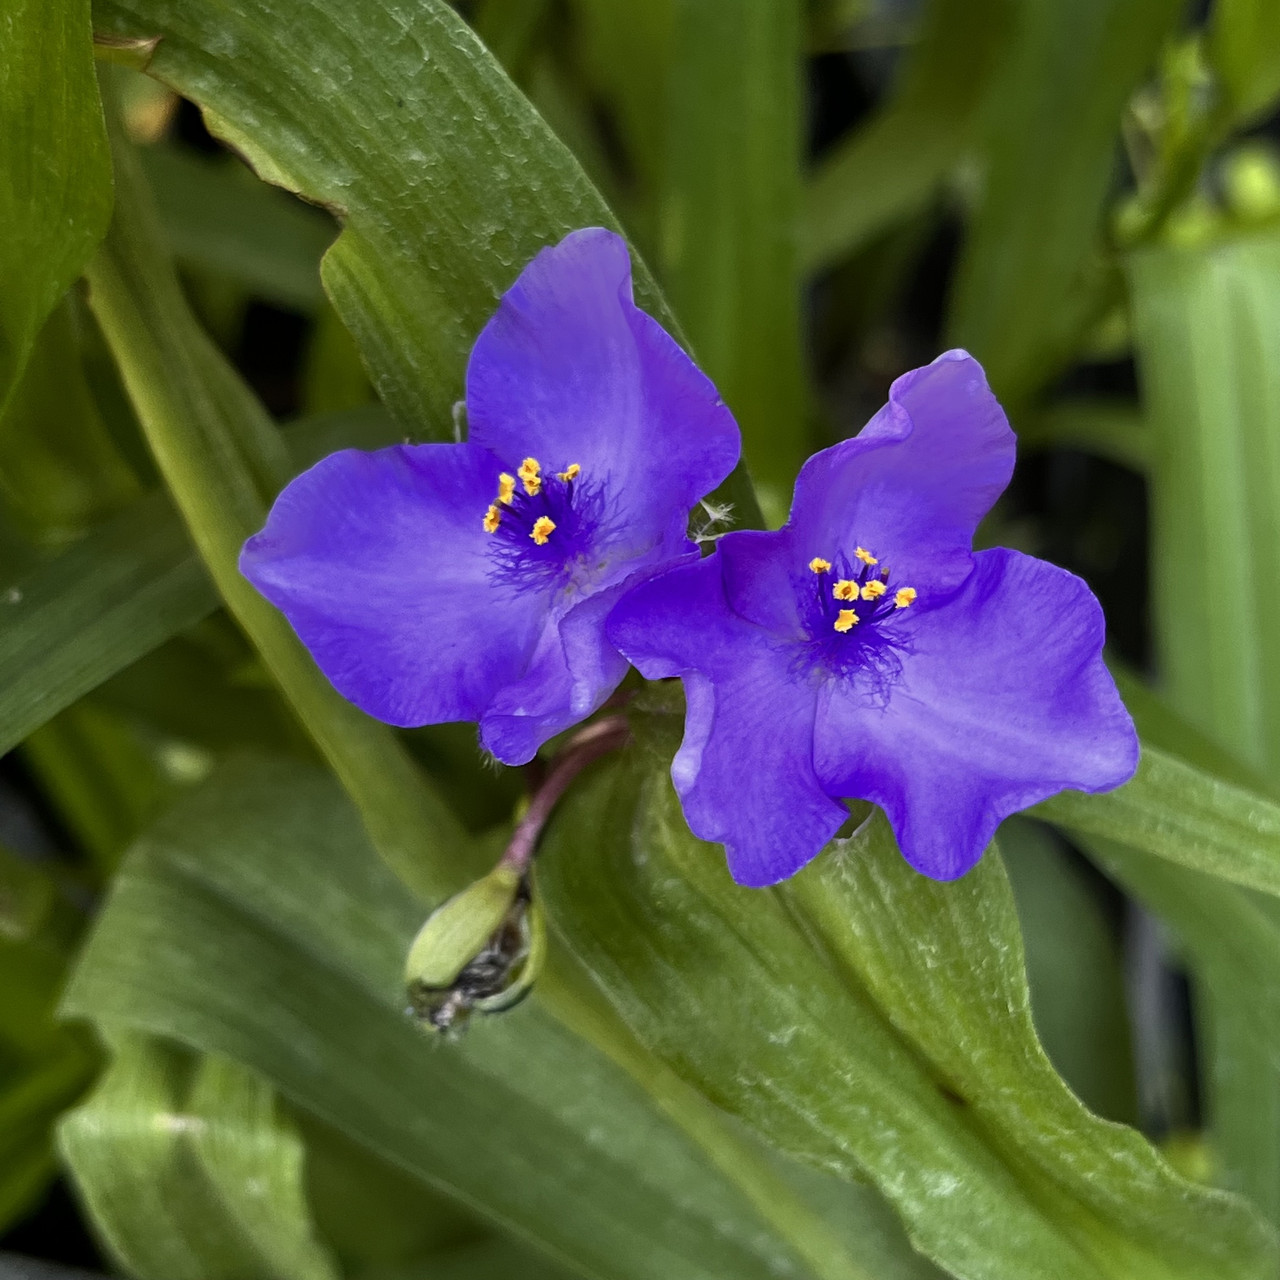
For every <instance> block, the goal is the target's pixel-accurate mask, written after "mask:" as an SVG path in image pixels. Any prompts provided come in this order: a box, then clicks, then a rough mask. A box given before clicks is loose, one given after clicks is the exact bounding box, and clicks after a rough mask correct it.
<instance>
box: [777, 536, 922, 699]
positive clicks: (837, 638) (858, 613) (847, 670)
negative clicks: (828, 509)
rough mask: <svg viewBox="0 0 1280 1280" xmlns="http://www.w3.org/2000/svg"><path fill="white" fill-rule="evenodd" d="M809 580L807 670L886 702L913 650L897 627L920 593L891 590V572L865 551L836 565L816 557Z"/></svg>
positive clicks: (803, 603) (804, 594)
mask: <svg viewBox="0 0 1280 1280" xmlns="http://www.w3.org/2000/svg"><path fill="white" fill-rule="evenodd" d="M806 577H807V580H805V581H803V582H798V583H797V586H798V587H799V589H800V611H801V616H802V617H803V619H804V622H805V629H806V630H807V631H808V632H809V643H808V645H807V646H805V657H804V659H803V662H804V664H805V666H806V668H807V669H809V670H811V671H813V670H816V671H818V672H822V673H825V674H827V675H830V676H834V677H835V678H837V679H839V680H841V681H842V682H846V683H848V684H849V685H850V686H851V687H856V688H859V689H861V690H862V692H863V693H864V694H865V695H866V696H867V697H868V698H869V699H871V700H872V701H874V702H883V701H884V700H885V699H886V698H887V697H888V692H889V689H890V688H891V687H892V685H893V683H894V682H895V680H896V679H897V676H898V674H899V673H900V672H901V662H900V659H899V654H900V653H901V652H904V651H906V650H907V649H908V647H909V645H908V641H907V638H906V637H905V636H903V635H902V634H901V632H900V631H899V628H897V627H895V626H894V625H893V623H894V620H895V619H896V618H897V617H898V616H899V615H900V614H901V612H902V610H904V609H909V608H910V607H911V605H912V603H913V602H914V601H915V599H916V592H915V589H914V588H913V587H896V588H895V587H893V586H891V585H890V574H889V570H888V568H887V567H886V566H884V565H882V564H881V563H880V561H879V560H878V559H877V558H876V556H874V555H873V554H872V553H871V552H870V551H868V550H867V549H866V548H865V547H857V548H856V549H855V550H854V552H853V555H852V556H846V555H844V554H840V555H838V556H836V557H835V559H834V561H833V560H828V559H826V558H825V557H824V556H814V558H813V559H812V560H810V561H809V564H808V574H807V575H806ZM895 633H897V634H895Z"/></svg>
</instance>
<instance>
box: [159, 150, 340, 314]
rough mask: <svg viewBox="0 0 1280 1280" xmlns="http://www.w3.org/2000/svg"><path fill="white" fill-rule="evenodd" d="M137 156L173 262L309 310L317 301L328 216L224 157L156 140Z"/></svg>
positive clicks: (328, 235) (320, 295)
mask: <svg viewBox="0 0 1280 1280" xmlns="http://www.w3.org/2000/svg"><path fill="white" fill-rule="evenodd" d="M141 155H142V167H143V171H144V172H145V173H146V175H147V181H148V182H149V183H150V184H151V189H152V190H153V191H154V192H155V197H156V204H157V206H158V208H159V210H160V218H161V221H162V222H163V223H164V229H165V233H166V235H167V236H168V239H169V246H170V248H171V249H172V250H173V253H174V256H175V257H176V258H177V259H178V260H179V261H180V262H184V263H191V264H194V265H197V266H200V267H203V268H205V269H206V270H209V271H215V272H219V273H221V274H223V275H225V276H227V277H228V278H229V279H232V280H235V281H236V282H237V283H238V284H240V285H243V286H244V287H245V288H246V289H248V290H249V291H250V292H251V293H253V294H254V295H255V296H257V297H260V298H263V299H265V300H266V301H268V302H274V303H276V304H278V305H280V306H284V307H293V308H296V309H297V310H299V311H312V310H314V309H315V308H316V307H317V306H318V305H319V304H320V302H321V300H322V298H323V296H324V295H323V293H322V291H321V288H320V259H321V257H322V256H323V254H324V251H325V249H326V248H328V246H329V244H330V242H331V241H332V240H333V238H334V235H335V228H334V225H333V222H332V220H331V219H329V218H326V217H325V216H324V214H323V213H321V212H320V211H319V210H317V209H310V208H308V207H307V206H306V205H304V204H302V203H301V202H300V201H298V200H292V199H290V198H289V197H288V196H286V195H285V194H283V193H282V192H280V191H276V190H274V189H272V188H271V187H268V186H266V185H265V184H263V183H262V182H260V181H258V179H256V178H255V177H254V176H253V175H252V174H251V173H249V172H248V171H247V170H246V169H245V168H244V166H243V165H241V164H239V163H237V162H236V161H235V160H233V159H232V158H231V157H230V156H222V157H205V156H200V155H197V154H195V153H193V152H190V151H184V150H181V149H179V148H178V147H176V146H172V145H163V144H162V145H158V146H153V147H145V148H143V149H142V152H141Z"/></svg>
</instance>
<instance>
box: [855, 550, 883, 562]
mask: <svg viewBox="0 0 1280 1280" xmlns="http://www.w3.org/2000/svg"><path fill="white" fill-rule="evenodd" d="M853 554H854V555H855V556H857V557H858V559H859V560H861V561H862V563H863V564H879V563H880V561H879V560H877V559H876V558H875V556H873V555H872V554H871V552H870V551H868V550H867V549H866V547H857V548H855V549H854V552H853Z"/></svg>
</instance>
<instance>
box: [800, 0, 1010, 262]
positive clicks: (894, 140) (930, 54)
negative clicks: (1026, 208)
mask: <svg viewBox="0 0 1280 1280" xmlns="http://www.w3.org/2000/svg"><path fill="white" fill-rule="evenodd" d="M1015 9H1016V5H1015V4H1014V3H1013V0H976V2H975V0H932V3H931V4H930V5H929V7H928V10H927V11H926V17H925V23H924V28H923V30H922V31H921V34H920V39H919V42H918V43H917V45H916V46H915V48H914V49H913V50H912V51H911V52H910V53H909V54H907V55H906V56H907V59H908V61H907V64H906V66H905V67H904V68H903V69H902V71H901V72H900V79H899V82H898V87H897V88H896V89H895V92H894V95H893V97H892V98H891V99H890V101H889V103H888V105H887V106H886V107H884V108H883V109H882V110H881V111H880V112H879V114H877V115H876V116H875V117H874V118H873V119H872V120H871V122H870V123H869V124H867V125H865V126H863V127H862V128H860V129H857V130H856V131H855V132H853V133H852V134H851V135H850V136H849V137H848V138H846V139H845V140H844V141H842V142H841V143H839V144H838V145H837V146H836V147H835V148H834V149H833V150H832V151H831V153H830V154H829V155H827V156H826V157H824V158H823V160H822V161H821V163H820V164H819V165H818V167H817V170H816V172H815V173H814V175H813V178H812V180H811V181H810V183H809V187H808V191H807V194H806V197H805V207H804V221H803V225H802V229H801V236H800V248H801V255H802V259H803V263H804V266H805V268H806V270H809V271H818V270H821V269H822V268H824V267H828V266H831V265H832V264H833V263H834V262H836V261H837V260H838V259H840V258H842V257H845V256H847V255H849V254H851V253H853V252H854V251H855V250H856V249H859V248H861V247H863V246H864V245H865V244H866V243H867V242H868V241H869V240H870V239H871V238H872V237H873V236H874V235H876V234H877V233H878V232H880V231H883V230H884V229H885V228H886V227H887V226H888V225H889V224H890V223H892V222H894V221H897V220H898V219H901V218H906V217H908V216H910V215H911V214H913V213H915V212H917V211H918V210H919V209H920V208H922V207H923V206H924V205H925V204H927V203H928V201H929V200H930V199H931V198H932V197H933V195H934V193H935V192H936V191H937V190H938V188H939V187H940V186H941V185H942V183H943V181H944V179H945V178H946V177H947V175H948V174H950V173H952V172H953V171H954V170H955V168H956V166H957V165H958V164H959V163H960V162H961V161H962V160H964V159H965V157H966V155H967V154H968V153H969V152H971V151H972V149H973V146H974V142H975V136H974V134H975V125H976V114H977V110H978V107H979V105H980V104H981V101H982V98H983V95H984V94H985V93H987V92H988V88H989V82H990V75H991V72H992V70H993V69H994V68H995V66H996V65H997V62H998V59H999V57H1000V55H1001V54H1002V53H1003V51H1004V48H1005V45H1006V44H1007V42H1008V39H1009V34H1010V28H1011V27H1012V25H1013V19H1014V14H1015Z"/></svg>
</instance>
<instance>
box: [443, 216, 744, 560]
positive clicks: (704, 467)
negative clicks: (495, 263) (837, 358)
mask: <svg viewBox="0 0 1280 1280" xmlns="http://www.w3.org/2000/svg"><path fill="white" fill-rule="evenodd" d="M467 421H468V427H469V432H470V439H471V440H472V441H473V442H474V443H476V444H480V445H483V446H484V447H485V448H487V449H489V450H491V451H492V452H493V453H494V454H496V455H497V456H498V457H500V458H502V459H504V460H505V461H506V464H507V465H508V466H514V465H515V464H517V463H519V461H520V460H521V459H522V458H524V457H525V456H526V455H533V456H535V457H537V458H538V460H539V461H540V462H541V463H542V465H543V466H544V467H545V468H549V469H559V468H562V467H567V466H568V465H570V464H571V463H574V462H576V463H579V464H580V465H581V467H582V470H583V476H584V480H589V481H593V482H594V481H599V480H602V479H604V478H605V477H606V476H607V477H608V478H609V479H608V488H609V496H610V500H611V508H612V510H613V523H614V526H615V527H616V528H619V529H623V528H625V529H626V531H627V537H628V538H629V539H633V540H634V541H635V542H636V544H637V545H644V543H645V541H646V540H648V539H651V538H652V537H655V536H658V535H659V534H661V533H663V532H665V531H666V529H667V528H668V526H669V525H670V524H671V522H672V520H673V518H678V519H680V520H683V516H684V513H686V512H687V511H688V510H689V509H690V508H691V507H692V506H693V505H694V503H695V502H697V501H698V499H699V498H701V497H703V496H704V495H705V494H707V493H710V492H711V490H712V489H714V488H715V487H716V485H718V484H719V483H720V482H721V481H722V480H723V479H724V478H725V476H727V475H728V474H729V472H730V471H731V470H732V469H733V467H734V464H735V463H736V462H737V460H738V453H739V450H740V440H739V436H738V428H737V425H736V423H735V422H734V420H733V416H732V414H730V412H729V410H728V409H727V408H726V407H725V405H724V404H723V403H722V402H721V400H720V397H719V396H718V395H717V393H716V389H715V387H714V386H713V385H712V384H711V382H710V380H709V379H708V378H707V377H706V375H705V374H703V373H702V372H701V371H700V370H699V369H698V367H697V366H696V365H695V364H694V363H693V361H692V360H690V359H689V357H688V356H687V355H686V354H685V353H684V352H683V351H682V350H681V349H680V347H679V346H678V345H677V343H676V342H675V340H674V339H673V338H672V337H671V335H670V334H668V333H667V332H666V330H664V329H663V328H662V326H661V325H660V324H659V323H658V322H657V321H656V320H654V319H653V318H652V317H650V316H648V315H646V314H645V313H644V312H643V311H641V310H639V309H638V308H637V307H636V306H635V304H634V302H633V301H632V296H631V260H630V258H629V257H628V255H627V246H626V242H625V241H624V240H623V239H622V238H621V237H620V236H617V235H615V234H614V233H613V232H611V231H606V230H605V229H603V228H601V227H589V228H587V229H585V230H582V231H575V232H573V233H572V234H571V235H568V236H566V237H565V238H564V239H563V240H562V241H561V242H560V243H559V244H558V245H555V246H554V247H551V248H546V249H543V250H542V251H541V252H540V253H539V254H538V255H537V257H535V258H534V259H533V261H532V262H531V263H529V265H528V266H527V267H526V268H525V269H524V270H523V271H522V272H521V273H520V278H519V279H518V280H517V281H516V283H515V284H514V285H513V286H512V287H511V288H510V289H509V290H508V291H507V293H506V294H505V295H504V297H503V299H502V303H501V305H500V306H499V307H498V310H497V312H496V313H495V315H494V316H493V318H492V319H491V320H490V321H489V323H488V324H487V325H486V326H485V328H484V330H483V331H482V332H481V334H480V336H479V338H478V339H477V340H476V344H475V347H474V349H473V350H472V352H471V362H470V364H469V365H468V367H467Z"/></svg>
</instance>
